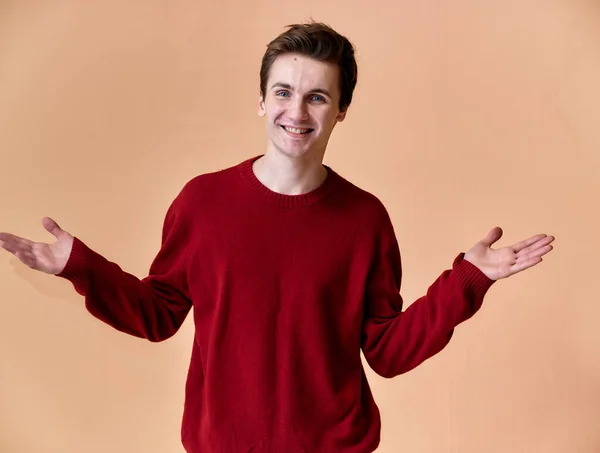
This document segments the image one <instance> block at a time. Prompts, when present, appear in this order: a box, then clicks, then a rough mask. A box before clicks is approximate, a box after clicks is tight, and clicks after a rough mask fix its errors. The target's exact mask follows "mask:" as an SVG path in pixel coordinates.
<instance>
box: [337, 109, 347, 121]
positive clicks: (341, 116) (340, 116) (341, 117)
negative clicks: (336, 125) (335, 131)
mask: <svg viewBox="0 0 600 453" xmlns="http://www.w3.org/2000/svg"><path fill="white" fill-rule="evenodd" d="M346 113H348V107H346V109H345V110H343V111H341V112H340V113H338V114H337V118H336V119H337V120H338V122H340V123H341V122H342V121H344V120H345V119H346Z"/></svg>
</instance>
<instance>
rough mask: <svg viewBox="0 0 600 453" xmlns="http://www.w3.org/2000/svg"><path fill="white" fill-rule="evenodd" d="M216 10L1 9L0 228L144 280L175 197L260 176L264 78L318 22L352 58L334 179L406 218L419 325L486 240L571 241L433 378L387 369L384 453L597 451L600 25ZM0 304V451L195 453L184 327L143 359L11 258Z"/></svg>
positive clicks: (268, 6)
mask: <svg viewBox="0 0 600 453" xmlns="http://www.w3.org/2000/svg"><path fill="white" fill-rule="evenodd" d="M216 3H217V2H210V3H209V2H204V3H202V2H192V1H184V0H179V1H173V0H172V1H169V2H166V1H157V0H144V1H141V0H138V1H129V2H120V1H116V0H109V1H104V2H93V3H92V2H79V1H75V0H62V1H60V0H58V1H54V2H42V1H17V0H4V1H3V2H1V3H0V153H1V160H0V174H1V177H0V230H3V231H11V232H14V233H17V234H20V235H24V236H26V237H29V238H31V239H35V240H44V241H48V240H50V239H51V237H50V236H49V235H48V234H46V233H45V231H44V230H43V228H42V226H41V223H40V221H41V218H42V216H44V215H49V216H52V217H54V218H55V219H56V220H57V221H58V222H59V223H60V224H61V225H62V226H63V227H64V228H65V229H67V230H68V231H70V232H71V233H72V234H75V235H77V236H79V237H81V238H82V239H83V240H84V241H86V242H87V243H88V244H89V245H90V246H91V247H93V248H94V249H96V250H97V251H99V252H101V253H102V254H104V255H105V256H106V257H107V258H109V259H111V260H114V261H116V262H118V263H119V264H120V265H121V266H123V267H124V268H125V269H126V270H128V271H130V272H132V273H134V274H136V275H138V276H140V277H141V276H144V275H145V273H146V272H147V269H148V266H149V264H150V261H151V259H152V258H153V256H154V254H155V252H156V251H157V248H158V245H159V240H160V230H161V225H162V220H163V216H164V214H165V211H166V208H167V206H168V204H169V203H170V201H171V200H172V199H173V197H174V196H175V195H176V193H177V192H178V191H179V189H180V188H181V187H182V184H183V183H184V182H186V181H187V180H188V179H189V178H191V177H193V176H195V175H196V174H199V173H203V172H207V171H213V170H216V169H220V168H224V167H227V166H229V165H233V164H235V163H237V162H239V161H241V160H243V159H245V158H247V157H250V156H252V155H255V154H259V153H262V152H263V150H264V145H265V137H264V127H263V124H262V120H260V119H259V118H258V117H257V116H256V113H255V108H256V107H255V106H256V97H257V92H258V70H259V64H260V58H261V56H262V53H263V51H264V48H265V45H266V43H267V42H268V41H269V40H270V39H271V38H273V37H274V36H275V35H276V34H277V33H279V32H280V31H282V29H283V26H284V25H286V24H288V23H292V22H298V21H303V20H305V19H308V18H309V17H311V16H312V17H314V18H315V19H317V20H321V21H325V22H328V23H329V24H331V25H332V26H334V27H335V28H336V29H338V30H339V31H340V32H342V33H344V34H346V35H347V36H348V37H349V38H350V39H351V40H352V41H353V42H354V43H355V45H356V46H357V49H358V60H359V69H360V72H359V84H358V88H357V90H356V95H355V101H354V104H353V105H352V106H351V108H350V113H349V116H348V119H347V121H346V122H344V123H342V124H341V125H340V126H339V128H338V129H337V130H336V132H335V133H334V137H333V139H332V142H331V144H330V148H329V151H328V154H327V156H326V163H327V164H329V165H331V166H333V167H334V168H335V169H336V170H337V171H338V172H340V173H341V174H343V175H344V176H346V177H347V178H349V179H350V180H352V181H354V182H355V183H357V184H358V185H360V186H362V187H364V188H365V189H367V190H370V191H372V192H373V193H375V194H377V195H378V196H379V197H380V198H381V199H382V200H383V201H384V202H385V204H386V206H387V207H388V209H389V211H390V213H391V215H392V218H393V221H394V224H395V226H396V229H397V234H398V239H399V242H400V246H401V249H402V254H403V261H404V275H405V277H404V286H403V290H402V292H403V295H404V296H405V298H406V301H407V304H409V303H410V302H412V301H413V300H414V299H415V298H417V297H419V296H420V295H422V294H423V293H424V292H425V290H426V288H427V286H428V285H429V284H430V283H431V282H433V280H434V279H435V278H436V277H437V276H438V275H439V273H440V272H441V271H443V270H444V269H446V268H447V267H448V266H450V265H451V262H452V260H453V258H454V257H455V255H456V254H457V253H458V252H460V251H464V250H466V249H467V248H468V247H470V246H471V245H472V244H474V242H475V241H477V240H479V239H480V238H482V237H483V236H484V235H485V234H486V233H487V232H488V231H489V229H490V228H491V227H493V226H494V225H500V226H502V227H503V228H504V230H505V237H504V238H503V239H502V240H501V243H500V245H508V244H511V243H513V242H515V241H517V240H520V239H522V238H524V237H527V236H529V235H532V234H535V233H538V232H546V233H549V234H554V235H556V237H557V240H556V243H555V251H554V252H552V254H550V255H549V256H548V258H547V260H546V261H545V262H544V263H543V264H542V265H541V266H538V267H536V268H534V269H532V270H530V271H528V272H527V273H523V274H518V275H517V276H514V277H512V278H511V279H509V280H505V281H502V282H499V283H498V284H497V285H495V286H494V287H493V288H492V290H491V291H490V293H489V294H488V296H487V298H486V301H485V304H484V307H483V309H482V311H481V312H480V313H478V314H477V315H476V317H475V318H473V319H472V320H470V321H469V322H467V323H465V324H463V325H462V326H461V327H460V328H459V329H458V330H457V332H456V335H455V337H454V339H453V340H452V342H451V343H450V345H449V346H448V348H447V349H446V350H444V351H443V352H442V353H440V354H439V355H438V356H436V357H434V358H433V359H431V360H430V361H428V362H426V363H425V364H423V365H422V366H421V367H419V368H418V369H416V370H414V371H412V372H410V373H408V374H406V375H404V376H401V377H398V378H396V379H393V380H384V379H382V378H379V377H377V376H376V375H374V374H373V373H372V372H370V371H369V377H370V378H371V382H372V385H373V388H374V392H375V396H376V399H377V401H378V403H379V405H380V407H381V410H382V414H383V433H382V443H381V447H380V449H379V450H378V451H379V452H381V453H395V452H411V453H434V452H435V453H444V452H453V453H472V452H473V453H475V452H477V453H479V452H486V453H487V452H489V453H505V452H511V453H518V452H523V453H531V452H544V453H597V452H598V451H600V429H599V428H600V329H598V328H597V325H598V317H599V316H600V307H599V306H598V277H597V275H598V259H597V255H598V251H599V250H600V247H599V239H598V231H600V220H599V218H598V215H597V211H598V204H599V202H598V194H599V188H600V183H599V181H600V178H599V175H600V149H599V145H600V127H598V124H597V123H598V120H599V118H600V107H599V105H600V88H599V85H598V81H599V80H600V27H599V26H600V5H599V4H598V2H597V1H596V0H593V1H592V0H588V1H585V0H545V1H541V0H518V1H517V0H508V1H503V2H498V1H487V0H486V1H481V0H454V1H439V0H438V1H417V0H413V1H408V0H401V1H398V0H394V1H392V0H388V1H386V2H348V1H341V0H336V1H328V2H321V1H316V0H312V1H304V2H278V1H266V0H264V1H253V2H242V1H241V0H238V1H237V2H233V1H229V2H227V1H226V2H222V3H221V4H220V5H219V6H215V5H216ZM375 5H377V6H375ZM0 294H1V302H0V451H1V452H3V453H5V452H6V453H42V452H43V453H55V452H56V453H58V452H60V453H81V452H85V453H100V452H103V453H104V452H107V451H110V452H112V453H131V452H144V453H167V452H168V453H181V452H182V451H183V449H182V447H181V446H180V442H179V424H180V417H181V411H182V407H183V388H184V387H183V386H184V379H185V374H186V372H187V365H188V359H189V352H190V346H191V341H192V335H193V329H192V325H191V322H190V321H191V317H189V318H188V321H187V322H186V324H185V325H184V327H183V329H182V330H181V331H180V332H179V333H178V334H177V335H176V336H175V337H174V338H172V339H171V340H169V341H167V342H164V343H160V344H150V343H147V342H144V341H142V340H139V339H136V338H133V337H128V336H126V335H124V334H121V333H118V332H116V331H114V330H112V329H111V328H110V327H108V326H106V325H104V324H102V323H100V322H99V321H97V320H95V319H94V318H92V317H91V316H90V315H89V314H88V313H87V312H86V311H85V309H84V307H83V303H82V302H83V300H82V298H81V297H80V296H79V295H77V294H76V293H75V292H74V291H73V289H72V287H71V286H70V284H69V283H67V282H65V281H64V280H60V279H57V278H54V277H51V276H47V275H43V274H37V273H35V272H33V271H30V270H29V269H27V268H25V267H24V266H22V265H21V264H20V263H19V262H18V261H17V260H16V259H14V258H12V257H11V256H10V255H8V254H6V253H3V254H1V255H0Z"/></svg>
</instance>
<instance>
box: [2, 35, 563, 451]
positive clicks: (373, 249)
mask: <svg viewBox="0 0 600 453" xmlns="http://www.w3.org/2000/svg"><path fill="white" fill-rule="evenodd" d="M356 80H357V68H356V62H355V59H354V50H353V47H352V45H351V43H350V42H349V41H348V40H347V39H346V38H344V37H343V36H340V35H339V34H337V33H336V32H335V31H334V30H332V29H331V28H329V27H327V26H325V25H322V24H315V23H310V24H304V25H296V26H291V27H290V28H289V29H288V30H287V31H286V32H285V33H283V34H282V35H280V36H279V37H277V38H276V39H275V40H274V41H273V42H271V43H270V44H269V46H268V48H267V51H266V53H265V55H264V58H263V62H262V68H261V82H260V97H259V101H258V113H259V115H260V116H262V117H263V118H264V119H265V121H266V129H267V136H268V144H267V148H266V152H265V153H264V155H261V156H255V157H252V158H250V159H247V160H245V161H244V162H242V163H240V164H238V165H235V166H233V167H231V168H228V169H225V170H221V171H218V172H215V173H211V174H204V175H200V176H198V177H196V178H194V179H192V180H191V181H189V182H188V183H187V184H185V186H184V188H183V189H182V191H181V192H180V193H179V195H178V196H177V197H176V199H175V200H174V201H173V203H172V205H171V206H170V207H169V209H168V211H167V213H166V219H165V223H164V230H163V236H162V246H161V248H160V250H159V252H158V254H157V256H156V258H155V259H154V261H153V263H152V265H151V267H150V272H149V275H148V276H147V277H145V278H144V279H141V280H140V279H138V278H137V277H135V276H133V275H131V274H128V273H126V272H124V271H123V270H121V269H120V268H119V267H118V266H117V265H116V264H115V263H112V262H109V261H108V260H107V259H105V258H104V257H103V256H101V255H100V254H98V253H97V252H95V251H93V250H91V249H90V248H88V247H87V246H86V245H85V244H84V243H83V242H82V241H81V240H80V239H78V238H76V237H73V236H71V235H70V234H69V233H67V232H66V231H64V230H62V229H61V228H60V227H59V226H58V225H57V224H56V222H54V221H53V220H51V219H49V218H44V220H43V224H44V227H45V228H46V229H47V230H48V231H49V232H50V233H52V234H53V235H54V236H55V237H56V239H57V241H56V242H55V243H53V244H40V243H33V242H31V241H28V240H26V239H22V238H19V237H17V236H14V235H10V234H6V233H3V234H1V235H0V245H1V246H2V247H3V248H5V249H6V250H8V251H9V252H11V253H13V254H14V255H16V256H17V257H18V258H19V259H21V261H23V262H24V263H25V264H26V265H28V266H29V267H31V268H33V269H37V270H40V271H43V272H47V273H49V274H54V275H57V276H59V277H62V278H65V279H68V280H69V281H71V282H72V283H73V285H74V288H75V289H76V290H77V291H78V292H79V293H80V294H81V295H83V296H84V297H85V303H86V307H87V308H88V310H89V311H90V313H91V314H92V315H94V316H96V317H97V318H99V319H100V320H102V321H104V322H106V323H108V324H110V325H111V326H113V327H114V328H116V329H118V330H120V331H122V332H126V333H128V334H131V335H135V336H139V337H142V338H146V339H148V340H150V341H162V340H165V339H167V338H169V337H171V336H172V335H174V334H175V333H176V332H177V330H178V329H179V327H180V326H181V324H182V323H183V321H184V319H185V318H186V316H187V314H188V312H189V311H190V309H191V308H192V307H194V310H193V319H194V324H195V336H194V342H193V347H192V356H191V362H190V367H189V373H188V378H187V384H186V389H185V407H184V411H183V422H182V432H181V434H182V442H183V445H184V446H185V449H186V450H187V451H188V452H189V453H225V452H227V453H250V452H254V453H258V452H265V453H266V452H269V453H282V452H286V453H300V452H303V453H321V452H322V453H334V452H343V453H367V452H372V451H374V450H375V449H376V447H377V446H378V444H379V439H380V416H379V411H378V409H377V405H376V404H375V402H374V400H373V396H372V394H371V391H370V388H369V383H368V382H367V380H366V377H365V373H364V369H363V367H362V362H361V357H360V352H361V350H362V351H363V353H364V356H365V358H366V360H367V362H368V364H369V365H370V366H371V367H372V369H373V370H374V371H375V372H377V373H378V374H380V375H382V376H385V377H388V378H391V377H393V376H397V375H398V374H400V373H405V372H407V371H409V370H411V369H413V368H414V367H416V366H417V365H419V364H420V363H422V362H423V361H424V360H426V359H428V358H429V357H432V356H433V355H434V354H436V353H438V352H439V351H440V350H441V349H443V348H444V347H445V345H446V344H447V343H448V342H449V340H450V337H451V336H452V333H453V330H454V328H455V327H456V326H457V325H458V324H460V323H461V322H463V321H465V320H466V319H468V318H470V317H471V316H472V315H473V314H474V313H475V312H476V311H477V310H478V309H479V308H480V306H481V304H482V301H483V297H484V295H485V293H486V291H487V290H488V289H489V288H490V286H491V285H492V284H493V282H494V281H496V280H498V279H501V278H505V277H508V276H510V275H513V274H515V273H517V272H520V271H522V270H524V269H527V268H530V267H531V266H534V265H536V264H538V263H539V262H541V260H542V256H543V255H545V254H546V253H548V252H549V251H550V250H551V249H552V246H551V245H550V244H551V242H552V241H553V240H554V238H553V237H551V236H546V235H543V234H541V235H536V236H534V237H531V238H530V239H527V240H525V241H523V242H520V243H518V244H515V245H513V246H511V247H505V248H502V249H492V248H491V245H492V244H493V243H494V242H496V241H497V240H498V239H499V238H500V236H501V234H502V232H501V230H500V229H499V228H495V229H493V230H492V231H491V232H490V233H489V234H488V235H487V236H486V237H485V238H484V239H483V240H481V241H479V242H477V243H476V244H475V245H474V246H473V248H471V249H470V250H468V251H467V252H466V253H465V254H462V253H461V254H459V255H458V256H457V257H456V258H455V259H454V261H453V263H452V266H451V269H448V270H446V271H444V272H443V273H442V274H441V275H440V277H439V278H438V279H437V280H436V281H435V282H434V283H433V284H432V285H431V286H430V287H429V289H428V290H427V293H426V295H424V296H423V297H421V298H420V299H418V300H417V301H415V302H414V303H413V304H411V305H410V306H409V307H408V308H407V309H406V310H405V311H402V308H403V301H402V298H401V296H400V294H399V293H400V282H401V277H402V271H401V262H400V253H399V250H398V244H397V241H396V237H395V234H394V230H393V227H392V224H391V222H390V218H389V216H388V213H387V212H386V209H385V208H384V206H383V205H382V204H381V203H380V201H379V200H378V199H377V198H376V197H375V196H373V195H371V194H369V193H368V192H366V191H364V190H361V189H359V188H357V187H356V186H354V185H352V184H351V183H350V182H348V181H347V180H345V179H344V178H342V177H341V176H340V175H338V174H337V173H336V172H335V171H334V170H333V169H331V168H329V167H326V166H324V165H323V163H322V162H323V155H324V153H325V149H326V147H327V143H328V140H329V137H330V134H331V132H332V131H333V129H334V127H335V126H336V124H337V123H338V122H340V121H342V120H344V118H345V116H346V113H347V110H348V106H349V105H350V103H351V100H352V92H353V90H354V87H355V85H356Z"/></svg>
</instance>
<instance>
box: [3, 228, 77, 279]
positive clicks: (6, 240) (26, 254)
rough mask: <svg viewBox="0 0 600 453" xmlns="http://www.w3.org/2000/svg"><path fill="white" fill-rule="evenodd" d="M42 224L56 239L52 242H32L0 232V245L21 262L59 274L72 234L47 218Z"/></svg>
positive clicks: (66, 256)
mask: <svg viewBox="0 0 600 453" xmlns="http://www.w3.org/2000/svg"><path fill="white" fill-rule="evenodd" d="M42 225H44V228H45V229H46V230H47V231H48V232H50V233H51V234H52V235H54V237H56V239H57V241H56V242H54V244H44V243H42V242H32V241H30V240H28V239H24V238H21V237H18V236H15V235H14V234H10V233H0V247H1V248H3V249H4V250H6V251H8V252H10V253H12V254H13V255H15V256H16V257H17V258H18V259H19V260H21V262H22V263H23V264H25V265H26V266H28V267H30V268H31V269H35V270H38V271H41V272H45V273H47V274H54V275H56V274H60V273H61V272H62V270H63V269H64V268H65V266H66V264H67V261H68V259H69V256H70V255H71V250H72V248H73V236H71V235H70V234H69V233H67V232H66V231H65V230H63V229H62V228H61V227H59V226H58V224H57V223H56V222H55V221H54V220H52V219H50V218H48V217H44V218H43V219H42Z"/></svg>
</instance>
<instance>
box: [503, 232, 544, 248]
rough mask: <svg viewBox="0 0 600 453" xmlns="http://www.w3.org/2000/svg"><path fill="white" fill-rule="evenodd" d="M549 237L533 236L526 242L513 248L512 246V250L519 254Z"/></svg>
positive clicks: (519, 243) (542, 235)
mask: <svg viewBox="0 0 600 453" xmlns="http://www.w3.org/2000/svg"><path fill="white" fill-rule="evenodd" d="M547 237H548V236H547V235H545V234H536V235H535V236H531V237H530V238H528V239H525V240H524V241H521V242H518V243H516V244H514V245H513V246H511V248H512V250H513V251H514V252H515V253H519V252H520V251H521V250H523V249H524V248H526V247H529V246H530V245H532V244H535V243H536V242H538V241H540V240H542V239H545V238H547Z"/></svg>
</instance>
